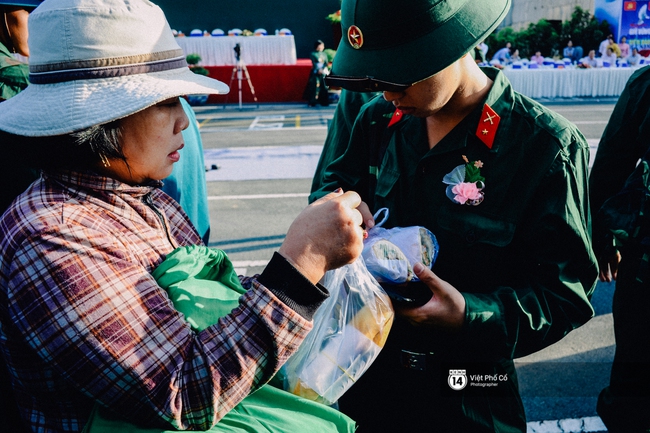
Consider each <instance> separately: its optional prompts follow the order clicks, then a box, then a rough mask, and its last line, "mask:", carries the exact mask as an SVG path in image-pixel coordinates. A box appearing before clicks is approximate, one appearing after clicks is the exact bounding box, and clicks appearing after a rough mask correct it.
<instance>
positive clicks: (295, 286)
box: [257, 252, 329, 320]
mask: <svg viewBox="0 0 650 433" xmlns="http://www.w3.org/2000/svg"><path fill="white" fill-rule="evenodd" d="M257 280H258V281H259V282H260V284H262V285H264V286H265V287H266V288H267V289H269V290H270V291H271V292H273V294H274V295H275V296H277V297H278V298H280V300H282V302H284V303H285V304H287V305H288V306H289V308H291V309H292V310H294V311H295V312H296V313H298V314H300V315H301V316H302V317H304V318H305V319H307V320H312V318H313V317H314V313H316V310H317V309H318V307H320V306H321V304H322V303H323V302H325V299H327V298H328V297H329V292H328V291H327V289H326V288H325V287H324V286H322V285H321V284H316V285H314V284H312V283H311V281H309V280H308V279H307V278H305V276H304V275H302V274H301V273H300V272H299V271H298V270H297V269H296V268H294V267H293V265H291V263H289V262H288V261H287V259H285V258H284V257H282V255H281V254H279V253H277V252H276V253H273V257H272V258H271V261H270V262H269V264H268V265H266V268H265V269H264V271H263V272H262V274H261V275H260V276H259V278H258V279H257Z"/></svg>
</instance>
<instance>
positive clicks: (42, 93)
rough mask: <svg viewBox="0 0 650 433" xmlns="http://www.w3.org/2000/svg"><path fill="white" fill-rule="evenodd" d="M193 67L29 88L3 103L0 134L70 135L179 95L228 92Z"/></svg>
mask: <svg viewBox="0 0 650 433" xmlns="http://www.w3.org/2000/svg"><path fill="white" fill-rule="evenodd" d="M228 91H229V89H228V86H227V85H226V84H224V83H222V82H221V81H218V80H215V79H212V78H208V77H205V76H202V75H198V74H195V73H193V72H192V71H190V69H189V68H180V69H173V70H169V71H163V72H153V73H147V74H138V75H129V76H123V77H114V78H101V79H91V80H76V81H68V82H63V83H56V84H30V85H29V86H27V88H26V89H25V90H23V91H22V92H20V93H19V94H18V95H16V96H14V97H13V98H10V99H8V100H6V101H5V102H3V103H2V104H0V130H3V131H6V132H9V133H12V134H16V135H23V136H30V137H42V136H53V135H63V134H69V133H71V132H75V131H79V130H82V129H85V128H88V127H91V126H94V125H99V124H104V123H108V122H111V121H113V120H116V119H121V118H123V117H126V116H129V115H131V114H133V113H136V112H138V111H141V110H144V109H145V108H148V107H151V106H152V105H155V104H157V103H159V102H161V101H164V100H166V99H169V98H173V97H175V96H182V95H196V94H224V93H228Z"/></svg>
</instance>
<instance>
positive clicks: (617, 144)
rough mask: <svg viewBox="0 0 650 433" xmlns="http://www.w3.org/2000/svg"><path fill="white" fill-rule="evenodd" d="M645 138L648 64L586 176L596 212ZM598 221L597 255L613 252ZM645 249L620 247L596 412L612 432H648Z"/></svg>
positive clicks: (631, 84) (649, 116) (649, 299)
mask: <svg viewBox="0 0 650 433" xmlns="http://www.w3.org/2000/svg"><path fill="white" fill-rule="evenodd" d="M648 137H650V67H647V66H646V67H644V68H642V69H639V70H638V71H636V72H635V73H634V74H633V75H632V76H631V77H630V79H629V81H628V83H627V85H626V87H625V89H624V90H623V92H622V93H621V96H620V98H619V100H618V102H617V104H616V107H615V108H614V111H613V112H612V116H611V118H610V120H609V122H608V124H607V127H606V128H605V131H604V132H603V137H602V139H601V140H600V144H599V145H598V153H597V154H596V158H595V160H594V165H593V168H592V170H591V174H590V177H589V184H590V197H591V208H592V212H593V213H594V215H597V211H598V209H600V207H601V206H602V204H603V203H604V202H605V200H607V199H608V198H609V197H611V196H613V195H615V194H616V193H617V192H618V191H619V190H620V189H621V187H622V186H623V184H624V183H625V180H626V179H627V177H628V175H629V174H630V173H632V171H633V170H634V168H635V166H636V164H637V162H638V160H639V158H640V157H642V156H643V154H644V153H645V152H646V151H647V149H648V146H650V141H649V140H648ZM601 222H602V221H601V220H600V219H599V218H597V217H595V218H594V251H595V252H596V256H597V257H602V256H604V255H607V254H609V253H611V252H612V248H613V244H612V236H611V233H610V234H608V233H607V232H606V230H605V228H604V227H603V226H602V225H601ZM608 248H609V250H608ZM646 248H647V246H646ZM646 251H647V249H646V250H645V251H644V250H643V248H641V247H640V246H639V245H635V244H634V243H629V244H627V245H624V246H623V247H621V263H620V266H619V269H618V276H617V280H616V290H615V292H614V302H613V308H612V314H613V316H614V334H615V337H616V353H615V355H614V363H613V364H612V373H611V378H610V385H609V386H608V387H607V388H605V389H604V390H603V391H602V392H601V394H600V396H599V399H598V414H599V415H600V417H601V418H602V419H603V421H604V423H605V425H606V426H607V428H608V429H609V431H610V432H613V433H614V432H625V433H627V432H641V431H644V432H645V431H650V415H648V410H647V409H648V406H649V405H650V346H649V345H648V335H650V322H649V321H648V319H647V311H648V305H649V304H650V290H648V282H647V281H645V282H644V281H638V280H637V277H639V276H640V275H643V274H642V272H646V275H647V263H644V261H643V255H644V254H645V253H646ZM642 265H645V268H642ZM644 269H645V270H644Z"/></svg>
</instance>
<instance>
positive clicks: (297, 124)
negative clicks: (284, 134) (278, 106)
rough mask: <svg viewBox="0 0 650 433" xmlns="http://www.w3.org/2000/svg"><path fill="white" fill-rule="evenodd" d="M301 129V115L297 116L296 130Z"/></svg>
mask: <svg viewBox="0 0 650 433" xmlns="http://www.w3.org/2000/svg"><path fill="white" fill-rule="evenodd" d="M298 128H300V115H296V129H298Z"/></svg>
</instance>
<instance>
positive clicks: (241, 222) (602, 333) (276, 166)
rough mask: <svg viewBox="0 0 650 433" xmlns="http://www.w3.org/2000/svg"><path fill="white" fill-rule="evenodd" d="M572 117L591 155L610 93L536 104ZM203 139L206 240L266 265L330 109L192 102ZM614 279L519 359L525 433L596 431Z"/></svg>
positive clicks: (245, 264) (249, 263)
mask: <svg viewBox="0 0 650 433" xmlns="http://www.w3.org/2000/svg"><path fill="white" fill-rule="evenodd" d="M541 102H542V103H544V104H546V105H548V106H550V107H551V108H553V109H554V110H556V111H558V112H559V113H560V114H562V115H564V116H565V117H567V118H568V119H569V120H571V121H572V122H574V123H575V124H576V125H577V126H578V127H579V128H580V129H581V131H582V132H583V134H584V135H585V136H586V137H587V139H588V140H589V143H590V146H591V147H592V153H595V150H596V148H597V145H598V139H599V138H600V135H601V134H602V131H603V129H604V127H605V125H606V123H607V120H608V119H609V115H610V113H611V110H612V108H613V104H614V103H615V99H607V100H593V99H585V100H554V101H549V100H545V101H541ZM195 111H196V112H197V117H198V120H199V122H200V124H201V131H202V137H203V140H204V148H205V157H206V165H207V167H208V168H211V170H209V171H208V172H207V178H208V195H209V199H210V219H211V223H212V224H211V225H212V231H211V242H210V244H211V245H212V246H215V247H219V248H222V249H224V250H226V251H227V252H228V254H229V256H230V257H231V258H232V260H233V261H234V263H235V266H236V267H237V269H238V271H240V272H241V273H246V274H253V273H256V272H259V271H261V270H262V269H263V267H264V266H265V264H266V262H267V261H268V259H269V257H270V255H271V254H272V252H273V250H275V249H277V248H278V247H279V245H280V244H281V243H282V240H283V238H284V234H285V233H286V231H287V229H288V227H289V225H290V224H291V221H292V220H293V218H294V217H295V216H296V215H297V214H298V213H299V212H300V211H301V210H302V209H303V208H304V206H306V204H307V195H308V192H309V189H310V183H311V181H310V179H311V174H312V173H313V170H314V168H315V165H316V162H317V160H318V156H319V155H320V151H321V149H322V144H323V141H324V139H325V135H326V133H327V122H328V120H329V119H331V117H332V113H333V107H326V108H325V107H314V108H307V107H306V106H305V105H303V104H285V105H275V104H260V105H259V106H256V105H245V106H244V107H243V108H242V109H239V108H238V107H237V106H204V107H197V108H196V110H195ZM612 293H613V287H612V285H599V287H598V288H597V290H596V294H595V295H594V299H593V303H594V307H595V309H596V317H594V319H592V320H591V321H590V322H589V323H588V324H587V325H585V326H583V327H582V328H580V329H578V330H576V331H574V332H573V333H571V334H570V335H569V336H567V337H566V338H565V339H564V340H562V341H561V342H559V343H558V344H556V345H553V346H551V347H549V348H547V349H545V350H543V351H541V352H538V353H536V354H534V355H531V356H529V357H526V358H522V359H519V360H518V367H517V369H518V374H519V376H520V382H521V392H522V396H523V398H524V404H525V407H526V412H527V416H528V419H529V420H530V422H529V432H535V433H551V432H552V433H556V432H557V433H582V432H603V431H605V427H604V425H603V424H602V422H601V421H600V419H599V418H598V416H597V414H596V412H595V401H596V396H597V394H598V392H599V391H600V389H602V387H603V386H605V385H606V383H607V381H608V378H609V369H610V366H611V360H612V358H613V349H614V338H613V331H612V323H611V296H612Z"/></svg>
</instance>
